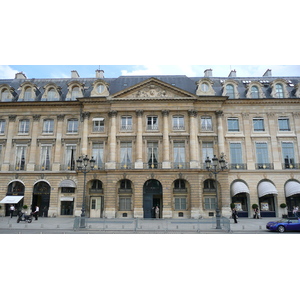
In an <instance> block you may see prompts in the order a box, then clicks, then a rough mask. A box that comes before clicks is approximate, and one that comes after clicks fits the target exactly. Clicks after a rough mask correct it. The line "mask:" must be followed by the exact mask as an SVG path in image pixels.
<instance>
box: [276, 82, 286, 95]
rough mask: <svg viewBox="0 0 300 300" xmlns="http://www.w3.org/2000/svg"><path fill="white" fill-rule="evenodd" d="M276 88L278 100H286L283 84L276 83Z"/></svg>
mask: <svg viewBox="0 0 300 300" xmlns="http://www.w3.org/2000/svg"><path fill="white" fill-rule="evenodd" d="M275 88H276V96H277V98H284V94H283V86H282V84H281V83H276V85H275Z"/></svg>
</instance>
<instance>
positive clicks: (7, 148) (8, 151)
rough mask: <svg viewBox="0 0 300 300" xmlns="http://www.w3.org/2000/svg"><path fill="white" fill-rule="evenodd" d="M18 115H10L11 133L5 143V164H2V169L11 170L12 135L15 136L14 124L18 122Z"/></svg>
mask: <svg viewBox="0 0 300 300" xmlns="http://www.w3.org/2000/svg"><path fill="white" fill-rule="evenodd" d="M16 117H17V116H16V115H10V116H8V129H7V132H9V135H8V136H7V140H6V145H5V154H4V159H3V164H2V166H1V171H9V164H10V159H11V157H12V152H13V149H12V146H13V144H12V137H13V136H14V132H15V130H14V126H15V122H16Z"/></svg>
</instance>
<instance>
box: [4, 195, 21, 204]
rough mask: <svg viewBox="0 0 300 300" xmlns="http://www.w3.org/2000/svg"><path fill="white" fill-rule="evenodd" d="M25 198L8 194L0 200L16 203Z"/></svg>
mask: <svg viewBox="0 0 300 300" xmlns="http://www.w3.org/2000/svg"><path fill="white" fill-rule="evenodd" d="M23 198H24V196H6V197H4V198H3V199H2V200H1V201H0V203H6V204H16V203H19V202H20V201H21V199H23Z"/></svg>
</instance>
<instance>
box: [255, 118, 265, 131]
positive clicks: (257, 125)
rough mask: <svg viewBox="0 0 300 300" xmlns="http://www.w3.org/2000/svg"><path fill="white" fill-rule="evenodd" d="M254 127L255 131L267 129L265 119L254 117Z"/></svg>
mask: <svg viewBox="0 0 300 300" xmlns="http://www.w3.org/2000/svg"><path fill="white" fill-rule="evenodd" d="M253 128H254V131H265V126H264V119H258V118H255V119H253Z"/></svg>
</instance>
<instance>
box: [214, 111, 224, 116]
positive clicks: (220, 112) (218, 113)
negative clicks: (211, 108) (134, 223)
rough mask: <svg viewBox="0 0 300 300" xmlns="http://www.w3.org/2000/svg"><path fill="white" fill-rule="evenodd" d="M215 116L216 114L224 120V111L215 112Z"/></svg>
mask: <svg viewBox="0 0 300 300" xmlns="http://www.w3.org/2000/svg"><path fill="white" fill-rule="evenodd" d="M215 114H216V116H217V117H218V118H222V117H223V116H224V114H223V110H217V111H216V112H215Z"/></svg>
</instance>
